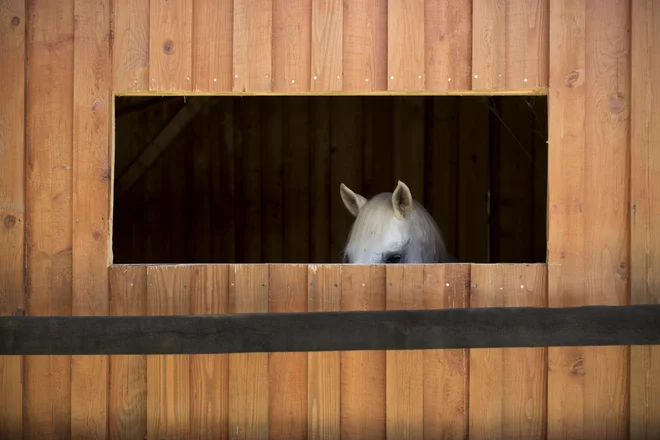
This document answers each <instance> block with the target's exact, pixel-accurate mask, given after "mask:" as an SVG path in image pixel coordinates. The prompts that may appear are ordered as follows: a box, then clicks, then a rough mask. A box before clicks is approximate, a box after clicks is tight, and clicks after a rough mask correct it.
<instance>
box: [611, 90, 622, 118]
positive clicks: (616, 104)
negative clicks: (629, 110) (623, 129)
mask: <svg viewBox="0 0 660 440" xmlns="http://www.w3.org/2000/svg"><path fill="white" fill-rule="evenodd" d="M625 108H626V101H625V100H624V99H623V96H621V93H617V94H616V95H615V96H613V97H612V99H610V113H612V114H613V115H618V114H619V113H621V112H623V110H625Z"/></svg>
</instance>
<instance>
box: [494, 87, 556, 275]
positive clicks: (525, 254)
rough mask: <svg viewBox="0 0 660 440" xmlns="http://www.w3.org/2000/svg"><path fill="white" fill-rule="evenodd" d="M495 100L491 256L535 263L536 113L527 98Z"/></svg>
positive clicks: (514, 261) (498, 258) (500, 261)
mask: <svg viewBox="0 0 660 440" xmlns="http://www.w3.org/2000/svg"><path fill="white" fill-rule="evenodd" d="M495 99H496V100H497V101H498V104H499V105H498V107H497V110H496V111H497V116H499V118H498V117H497V116H496V120H495V121H494V122H495V123H494V125H495V127H494V128H496V129H495V130H493V131H494V132H495V133H494V134H495V136H496V138H495V139H492V141H491V144H490V145H491V157H492V161H491V164H492V168H491V172H492V174H493V175H492V177H491V182H492V183H491V197H490V200H491V214H490V226H491V231H492V235H491V236H492V239H491V251H490V257H491V259H492V261H497V262H498V263H525V262H531V261H532V259H533V251H534V234H533V232H534V223H532V221H530V220H531V219H533V218H534V205H533V203H534V200H533V196H534V192H533V191H534V185H533V176H534V173H533V168H534V156H533V154H534V143H533V138H532V136H533V134H534V114H533V112H532V109H531V108H530V107H529V106H528V105H527V101H526V100H525V98H524V97H520V96H506V97H501V98H499V97H498V98H495ZM498 121H499V122H500V123H499V124H498ZM495 136H494V137H495ZM530 182H532V184H531V185H530ZM544 200H545V198H544Z"/></svg>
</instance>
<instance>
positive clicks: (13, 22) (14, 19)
mask: <svg viewBox="0 0 660 440" xmlns="http://www.w3.org/2000/svg"><path fill="white" fill-rule="evenodd" d="M19 24H21V19H20V18H18V17H16V16H14V17H12V18H11V25H12V26H14V27H18V25H19Z"/></svg>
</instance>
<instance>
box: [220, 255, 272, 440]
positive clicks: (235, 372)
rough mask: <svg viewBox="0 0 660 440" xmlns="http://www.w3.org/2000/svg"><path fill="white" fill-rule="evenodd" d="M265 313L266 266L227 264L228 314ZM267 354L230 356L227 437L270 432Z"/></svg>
mask: <svg viewBox="0 0 660 440" xmlns="http://www.w3.org/2000/svg"><path fill="white" fill-rule="evenodd" d="M266 312H268V266H267V265H265V264H258V265H257V264H255V265H233V266H230V267H229V313H266ZM268 376H269V373H268V353H240V354H230V355H229V400H228V402H229V429H228V430H229V438H230V439H232V440H235V439H245V440H252V439H255V440H263V439H267V438H268V435H269V420H268V418H269V417H268V411H269V407H268Z"/></svg>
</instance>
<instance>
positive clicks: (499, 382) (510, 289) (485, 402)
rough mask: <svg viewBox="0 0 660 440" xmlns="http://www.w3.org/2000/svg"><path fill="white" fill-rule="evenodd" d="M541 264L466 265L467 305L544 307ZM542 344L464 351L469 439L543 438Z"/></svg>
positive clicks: (544, 424)
mask: <svg viewBox="0 0 660 440" xmlns="http://www.w3.org/2000/svg"><path fill="white" fill-rule="evenodd" d="M546 282H547V278H546V266H545V265H543V264H538V265H500V264H498V265H472V268H471V293H470V307H546V306H547V296H546V292H547V290H546V286H547V284H546ZM546 365H547V348H543V347H536V348H504V349H490V348H489V349H472V350H470V396H469V400H470V411H469V414H470V428H469V429H470V438H493V437H495V438H502V439H508V438H529V439H533V438H536V439H544V438H545V435H546V374H547V370H546Z"/></svg>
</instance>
